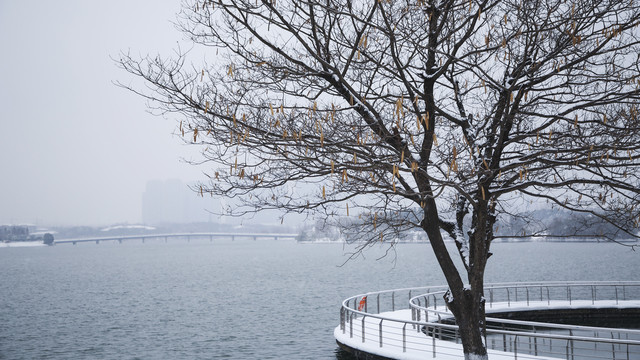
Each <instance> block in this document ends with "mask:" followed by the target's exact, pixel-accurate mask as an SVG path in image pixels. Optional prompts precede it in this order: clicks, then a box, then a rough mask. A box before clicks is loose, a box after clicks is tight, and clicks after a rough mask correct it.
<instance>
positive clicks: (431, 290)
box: [340, 282, 640, 360]
mask: <svg viewBox="0 0 640 360" xmlns="http://www.w3.org/2000/svg"><path fill="white" fill-rule="evenodd" d="M541 289H542V290H541ZM559 289H562V291H560V290H559ZM446 290H447V288H446V287H445V286H433V287H422V288H410V289H409V288H408V289H396V290H387V291H380V292H373V293H367V294H361V295H357V296H354V297H351V298H348V299H346V300H344V301H343V304H342V307H341V310H340V330H341V331H342V333H343V335H347V334H348V336H349V339H354V338H356V339H359V340H361V341H359V342H361V343H369V342H373V343H375V344H377V346H378V347H380V348H385V349H393V350H395V351H398V352H407V351H413V352H420V353H425V352H426V353H429V354H431V355H432V356H433V357H436V355H437V354H447V355H449V356H454V357H455V356H457V357H460V358H462V357H463V354H462V349H461V346H460V345H457V344H458V343H459V342H460V337H459V333H458V328H457V326H456V325H454V324H453V321H452V320H453V319H452V315H451V313H449V312H448V311H446V306H445V305H444V300H443V299H442V295H443V294H444V293H445V292H446ZM487 293H489V299H488V301H487V311H488V312H490V311H492V309H494V307H495V308H498V307H500V308H501V309H504V310H508V311H514V309H518V310H519V309H525V310H526V307H527V306H529V307H531V309H535V310H539V309H541V308H542V307H543V306H542V305H545V306H546V307H547V308H552V307H553V306H560V307H561V306H562V305H566V304H567V303H568V302H570V304H571V306H573V307H574V308H575V307H580V306H587V305H589V304H590V305H591V307H597V306H598V305H602V302H607V304H605V305H611V306H613V305H614V304H615V305H621V304H622V305H624V304H625V303H624V302H628V301H629V300H640V282H572V283H558V282H554V283H551V282H546V283H509V284H494V285H487V286H486V287H485V294H487ZM561 293H562V294H563V295H562V297H561V296H560V295H559V294H561ZM534 294H535V298H534V296H533V295H534ZM540 294H542V295H540ZM403 299H408V300H409V308H408V309H407V308H406V307H402V306H401V303H402V301H403ZM405 304H406V303H405ZM634 305H637V303H634ZM400 309H404V310H405V314H404V319H403V318H402V316H400V315H398V312H397V310H400ZM407 312H410V315H409V314H408V313H407ZM423 316H424V318H423ZM409 317H410V318H411V320H407V318H409ZM447 320H448V321H447ZM447 322H448V323H447ZM487 324H488V326H487V331H486V342H485V343H486V344H487V347H488V349H492V350H496V351H501V352H503V353H508V354H511V355H512V356H513V359H535V358H536V357H539V356H544V357H545V358H550V357H551V358H561V359H571V360H575V359H627V360H632V359H640V331H638V330H627V329H619V328H600V327H588V326H575V325H562V324H550V323H541V322H532V321H519V320H510V319H497V318H491V317H488V318H487Z"/></svg>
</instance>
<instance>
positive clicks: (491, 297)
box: [489, 288, 493, 308]
mask: <svg viewBox="0 0 640 360" xmlns="http://www.w3.org/2000/svg"><path fill="white" fill-rule="evenodd" d="M489 307H490V308H492V307H493V288H490V289H489Z"/></svg>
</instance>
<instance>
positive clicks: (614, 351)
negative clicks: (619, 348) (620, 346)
mask: <svg viewBox="0 0 640 360" xmlns="http://www.w3.org/2000/svg"><path fill="white" fill-rule="evenodd" d="M611 339H615V337H614V336H613V331H612V332H611ZM611 354H612V355H611V358H612V359H613V360H616V344H614V343H611Z"/></svg>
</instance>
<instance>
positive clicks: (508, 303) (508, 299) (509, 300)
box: [507, 288, 511, 307]
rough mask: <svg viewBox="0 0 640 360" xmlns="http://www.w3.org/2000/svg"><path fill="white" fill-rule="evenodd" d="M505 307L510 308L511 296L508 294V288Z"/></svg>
mask: <svg viewBox="0 0 640 360" xmlns="http://www.w3.org/2000/svg"><path fill="white" fill-rule="evenodd" d="M507 307H511V294H510V293H509V288H507Z"/></svg>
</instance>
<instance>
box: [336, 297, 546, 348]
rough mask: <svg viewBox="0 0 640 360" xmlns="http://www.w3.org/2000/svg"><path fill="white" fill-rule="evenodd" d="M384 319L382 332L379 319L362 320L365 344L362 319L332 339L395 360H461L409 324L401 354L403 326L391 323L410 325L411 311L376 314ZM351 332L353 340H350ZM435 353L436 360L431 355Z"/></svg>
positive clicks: (451, 345) (447, 344)
mask: <svg viewBox="0 0 640 360" xmlns="http://www.w3.org/2000/svg"><path fill="white" fill-rule="evenodd" d="M379 316H382V317H385V320H382V328H380V321H381V320H380V319H376V318H373V317H366V318H365V320H364V329H365V338H364V339H365V341H364V342H363V341H362V330H361V329H362V318H361V317H359V318H355V319H354V320H353V328H352V329H351V328H350V325H351V324H348V323H347V324H346V325H345V329H344V333H343V331H342V330H341V329H340V326H338V327H336V328H335V330H334V331H333V336H334V337H335V338H336V340H338V342H340V343H342V344H344V345H347V346H349V347H351V348H354V349H358V350H360V351H364V352H367V353H370V354H375V355H379V356H384V357H388V358H392V359H398V360H424V359H425V358H429V359H431V358H433V359H436V360H460V359H464V354H463V352H462V344H456V343H454V342H450V341H445V340H439V339H434V338H432V337H428V336H427V335H425V334H423V333H422V332H421V331H419V329H417V328H413V327H412V326H411V325H410V324H409V325H406V326H405V327H404V331H405V346H406V350H405V351H403V342H402V338H403V336H402V332H403V325H404V323H403V322H394V321H392V319H393V320H400V321H411V310H409V309H404V310H398V311H394V312H385V313H381V314H379ZM380 329H382V337H383V344H382V347H380V336H379V335H380ZM351 331H353V337H351V336H350V334H351ZM434 347H435V351H436V357H432V356H433V351H434ZM488 353H489V359H491V360H507V359H508V360H513V353H505V352H502V351H496V350H488ZM518 359H523V360H526V359H531V360H534V359H535V360H557V359H556V358H550V357H542V356H533V355H527V354H520V353H519V354H518Z"/></svg>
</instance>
